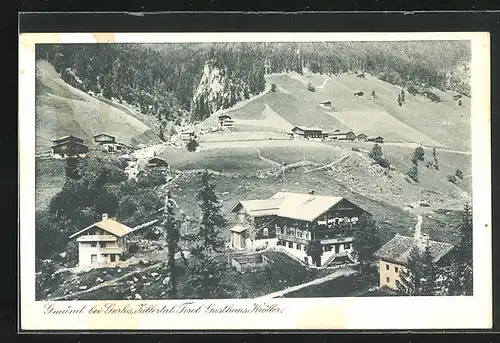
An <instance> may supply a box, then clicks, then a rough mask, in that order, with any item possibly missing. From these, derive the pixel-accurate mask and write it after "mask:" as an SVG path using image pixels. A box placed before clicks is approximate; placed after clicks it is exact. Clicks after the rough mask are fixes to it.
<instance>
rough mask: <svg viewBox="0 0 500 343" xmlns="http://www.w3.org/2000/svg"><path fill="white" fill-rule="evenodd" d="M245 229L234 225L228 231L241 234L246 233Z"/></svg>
mask: <svg viewBox="0 0 500 343" xmlns="http://www.w3.org/2000/svg"><path fill="white" fill-rule="evenodd" d="M246 230H247V228H246V227H244V226H241V225H235V226H233V227H232V228H230V229H229V231H232V232H243V231H246Z"/></svg>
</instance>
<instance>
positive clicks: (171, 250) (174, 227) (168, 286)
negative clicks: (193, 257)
mask: <svg viewBox="0 0 500 343" xmlns="http://www.w3.org/2000/svg"><path fill="white" fill-rule="evenodd" d="M174 207H175V201H174V199H173V198H172V194H171V193H170V191H168V193H167V196H166V197H165V206H164V216H165V219H164V221H163V228H164V229H165V238H166V241H167V242H166V243H167V254H168V255H167V256H168V257H167V270H166V277H165V279H164V280H163V285H164V287H165V293H166V294H167V296H168V298H175V297H176V296H177V275H176V270H175V269H176V268H175V267H176V266H175V253H176V252H177V251H178V250H179V240H180V233H179V226H180V222H179V220H178V219H177V218H176V216H175V211H174Z"/></svg>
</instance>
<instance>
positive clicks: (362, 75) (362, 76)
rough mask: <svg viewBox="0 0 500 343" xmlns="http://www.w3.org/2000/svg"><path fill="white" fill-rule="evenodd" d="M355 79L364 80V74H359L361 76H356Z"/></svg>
mask: <svg viewBox="0 0 500 343" xmlns="http://www.w3.org/2000/svg"><path fill="white" fill-rule="evenodd" d="M356 77H358V78H360V79H364V78H365V74H364V73H361V74H358V75H356Z"/></svg>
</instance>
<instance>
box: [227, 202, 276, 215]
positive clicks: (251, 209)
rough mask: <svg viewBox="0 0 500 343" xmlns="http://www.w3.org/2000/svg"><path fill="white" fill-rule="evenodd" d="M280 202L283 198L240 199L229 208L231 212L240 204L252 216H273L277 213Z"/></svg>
mask: <svg viewBox="0 0 500 343" xmlns="http://www.w3.org/2000/svg"><path fill="white" fill-rule="evenodd" d="M282 203H283V199H262V200H260V199H259V200H242V201H240V202H238V203H237V204H236V205H235V206H234V207H233V208H232V209H231V212H235V211H236V210H237V209H238V208H239V206H242V207H243V208H244V209H245V211H247V213H248V214H249V215H251V216H252V217H262V216H274V215H276V214H278V210H279V209H280V206H281V205H282Z"/></svg>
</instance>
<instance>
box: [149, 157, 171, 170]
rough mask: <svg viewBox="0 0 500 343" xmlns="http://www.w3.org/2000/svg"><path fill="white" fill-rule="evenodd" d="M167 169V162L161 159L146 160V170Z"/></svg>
mask: <svg viewBox="0 0 500 343" xmlns="http://www.w3.org/2000/svg"><path fill="white" fill-rule="evenodd" d="M159 167H168V162H167V161H165V160H164V159H163V158H159V157H156V156H155V157H152V158H150V159H149V160H148V168H159Z"/></svg>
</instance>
